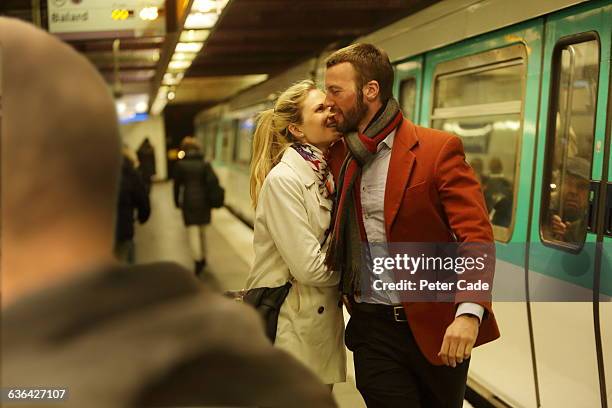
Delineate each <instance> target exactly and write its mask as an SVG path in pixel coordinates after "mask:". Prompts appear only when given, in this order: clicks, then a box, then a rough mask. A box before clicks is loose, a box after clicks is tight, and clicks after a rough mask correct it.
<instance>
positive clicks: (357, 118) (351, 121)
mask: <svg viewBox="0 0 612 408" xmlns="http://www.w3.org/2000/svg"><path fill="white" fill-rule="evenodd" d="M356 99H357V101H356V103H355V105H354V106H353V107H352V108H351V109H350V110H348V111H346V112H342V116H343V117H344V121H343V122H342V123H338V125H337V129H338V131H339V132H340V133H349V132H354V131H356V130H357V128H358V126H359V122H361V120H362V119H363V117H364V116H365V115H366V113H367V112H368V107H367V106H366V104H365V103H363V92H362V91H361V89H358V90H357V98H356Z"/></svg>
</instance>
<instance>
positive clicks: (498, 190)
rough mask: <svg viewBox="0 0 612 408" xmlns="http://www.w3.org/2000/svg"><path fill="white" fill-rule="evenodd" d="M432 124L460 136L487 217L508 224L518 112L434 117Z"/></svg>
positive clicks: (515, 156)
mask: <svg viewBox="0 0 612 408" xmlns="http://www.w3.org/2000/svg"><path fill="white" fill-rule="evenodd" d="M433 125H434V127H436V128H439V129H442V130H445V131H447V132H451V133H454V134H456V135H457V136H459V137H461V139H462V142H463V147H464V150H465V156H466V160H467V162H468V163H469V164H470V165H471V166H472V169H473V170H474V172H475V173H476V177H477V178H478V180H479V181H480V184H481V187H482V191H483V194H484V198H485V202H486V204H487V209H488V211H489V220H490V221H491V223H492V224H493V225H496V226H499V227H503V228H509V227H510V226H511V224H512V212H513V207H514V189H515V184H516V180H515V177H516V176H515V174H516V167H517V151H518V141H519V131H520V116H519V115H516V114H515V115H498V116H490V117H487V118H486V120H484V118H478V117H477V118H465V119H447V120H439V121H434V124H433ZM497 234H498V235H500V234H501V235H503V233H502V232H498V233H497ZM500 239H501V238H500Z"/></svg>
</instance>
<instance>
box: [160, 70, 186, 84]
mask: <svg viewBox="0 0 612 408" xmlns="http://www.w3.org/2000/svg"><path fill="white" fill-rule="evenodd" d="M183 76H184V74H183V73H182V72H181V73H178V74H171V73H169V72H167V73H165V74H164V79H163V84H164V85H178V84H179V83H180V82H181V80H182V79H183Z"/></svg>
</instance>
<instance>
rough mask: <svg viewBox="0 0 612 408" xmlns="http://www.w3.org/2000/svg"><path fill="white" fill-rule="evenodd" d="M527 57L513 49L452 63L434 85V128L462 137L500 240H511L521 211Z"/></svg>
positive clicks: (469, 161)
mask: <svg viewBox="0 0 612 408" xmlns="http://www.w3.org/2000/svg"><path fill="white" fill-rule="evenodd" d="M524 55H525V49H524V46H510V47H507V48H505V49H501V50H493V51H487V52H484V53H481V54H477V55H473V56H468V57H464V58H463V59H458V60H454V61H449V62H447V63H445V64H446V68H445V65H444V64H441V65H440V67H439V68H438V70H440V71H441V72H443V73H442V74H440V75H438V76H437V77H436V80H435V86H434V91H435V94H434V108H433V112H432V117H433V119H434V120H433V121H432V126H433V127H434V128H438V129H442V130H445V131H447V132H450V133H454V134H456V135H457V136H459V137H460V138H461V140H462V142H463V146H464V150H465V155H466V160H467V162H468V163H469V164H470V165H471V166H472V168H473V170H474V172H475V173H476V177H477V178H478V180H479V181H480V184H481V187H482V191H483V195H484V199H485V202H486V204H487V209H488V212H489V220H490V221H491V223H492V224H493V233H494V235H495V239H496V240H500V241H509V240H510V237H511V235H512V224H513V219H514V212H515V208H516V202H515V200H516V191H517V188H518V177H517V176H516V175H517V174H518V159H519V153H518V152H519V147H520V134H521V127H522V126H521V125H522V118H521V113H522V109H523V93H524V92H523V89H524V83H525V59H524ZM501 56H503V60H502V59H501ZM444 69H446V70H447V71H446V72H444Z"/></svg>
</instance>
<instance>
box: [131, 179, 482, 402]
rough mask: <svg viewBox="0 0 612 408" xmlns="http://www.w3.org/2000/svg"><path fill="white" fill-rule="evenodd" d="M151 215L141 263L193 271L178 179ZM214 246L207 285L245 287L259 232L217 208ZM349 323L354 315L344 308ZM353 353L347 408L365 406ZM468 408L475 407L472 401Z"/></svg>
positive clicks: (141, 232)
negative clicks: (175, 191)
mask: <svg viewBox="0 0 612 408" xmlns="http://www.w3.org/2000/svg"><path fill="white" fill-rule="evenodd" d="M150 198H151V217H150V219H149V220H148V221H147V223H146V224H144V225H138V224H137V225H136V234H135V237H134V241H135V245H136V262H137V263H147V262H157V261H174V262H176V263H178V264H180V265H183V266H184V267H186V268H188V269H190V270H193V267H194V265H193V261H192V259H191V255H190V253H189V244H188V242H187V233H186V230H185V227H184V225H183V219H182V216H181V212H180V210H179V209H177V208H176V207H175V206H174V201H173V199H172V182H170V181H167V182H158V183H155V184H153V186H152V189H151V197H150ZM206 234H207V235H206V240H207V242H206V245H207V249H208V253H207V262H208V266H207V268H206V270H207V273H205V274H204V275H203V276H202V279H203V281H204V283H205V284H209V285H214V286H216V287H217V288H218V289H219V290H221V291H226V290H240V289H242V288H244V283H245V281H246V278H247V275H248V273H249V268H250V267H251V265H252V263H253V257H254V254H253V231H252V230H251V228H250V227H248V226H247V225H245V224H244V223H243V222H242V221H240V220H239V219H238V218H236V217H235V216H234V215H233V214H232V213H231V212H229V211H228V210H227V209H225V208H220V209H216V210H213V213H212V222H211V224H210V225H209V228H208V229H207V231H206ZM344 316H345V322H348V319H349V315H348V313H347V312H346V309H345V311H344ZM346 352H347V381H346V382H345V383H340V384H336V385H334V390H333V394H334V397H335V398H336V401H337V402H338V405H339V406H340V407H341V408H365V407H366V405H365V403H364V401H363V398H361V395H360V394H359V392H358V391H357V388H356V387H355V371H354V368H353V358H352V353H351V352H350V351H349V350H346ZM463 407H464V408H471V405H470V404H469V403H468V402H467V401H466V402H465V403H464V405H463Z"/></svg>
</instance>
